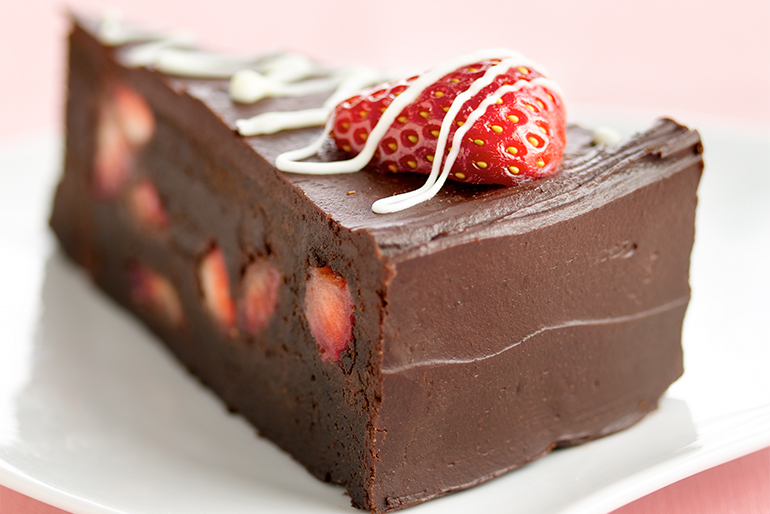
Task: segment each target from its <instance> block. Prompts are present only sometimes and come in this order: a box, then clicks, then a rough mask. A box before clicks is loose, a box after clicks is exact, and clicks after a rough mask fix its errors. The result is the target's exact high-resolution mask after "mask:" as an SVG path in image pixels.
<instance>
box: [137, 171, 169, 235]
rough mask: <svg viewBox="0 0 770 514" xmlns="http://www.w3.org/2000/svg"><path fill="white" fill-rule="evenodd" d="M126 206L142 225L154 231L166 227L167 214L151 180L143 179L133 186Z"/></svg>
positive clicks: (167, 221) (167, 222)
mask: <svg viewBox="0 0 770 514" xmlns="http://www.w3.org/2000/svg"><path fill="white" fill-rule="evenodd" d="M128 205H129V208H130V210H131V213H132V214H133V215H134V217H135V218H136V219H137V220H138V221H139V222H140V223H141V224H142V225H145V226H147V227H150V228H156V229H165V228H167V227H168V224H169V220H168V214H166V210H165V209H164V208H163V203H162V202H161V199H160V195H159V194H158V190H157V189H156V188H155V185H154V184H153V183H152V181H151V180H149V179H143V180H140V181H139V182H137V183H136V184H134V186H133V187H132V188H131V191H130V193H129V196H128Z"/></svg>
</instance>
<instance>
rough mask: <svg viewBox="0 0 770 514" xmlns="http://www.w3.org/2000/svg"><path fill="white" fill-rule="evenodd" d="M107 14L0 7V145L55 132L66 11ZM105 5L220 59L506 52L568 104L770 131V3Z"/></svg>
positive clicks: (378, 58)
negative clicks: (545, 76)
mask: <svg viewBox="0 0 770 514" xmlns="http://www.w3.org/2000/svg"><path fill="white" fill-rule="evenodd" d="M104 5H106V4H105V3H104V2H102V1H100V0H69V1H66V2H65V0H24V1H21V0H19V1H14V0H0V52H2V53H0V120H1V121H0V141H2V140H3V139H5V138H9V137H13V136H16V135H18V136H21V135H24V134H29V133H34V132H35V131H40V130H41V129H46V128H53V127H58V126H59V124H60V123H59V122H60V119H61V111H62V109H61V105H62V99H63V87H62V86H63V83H62V80H63V77H64V73H65V70H64V64H63V63H64V56H65V47H64V45H63V44H62V42H63V39H64V36H65V34H66V31H67V23H66V17H65V13H66V11H67V9H68V8H69V9H73V10H76V11H81V12H90V13H94V14H97V15H98V14H100V13H101V12H102V10H103V6H104ZM109 5H111V6H114V7H116V8H117V9H119V10H120V11H121V12H122V13H123V14H124V16H125V17H126V18H128V19H136V20H139V21H142V22H143V23H152V24H154V25H156V26H158V27H166V28H177V29H185V30H189V31H191V32H193V33H195V34H197V35H198V36H199V37H200V41H201V43H203V44H205V45H208V46H212V47H214V48H217V49H231V50H240V51H247V52H259V51H261V50H265V49H268V48H275V47H276V46H278V47H282V48H288V49H295V50H301V51H304V52H307V53H310V54H312V55H313V56H314V57H316V58H317V59H320V60H322V61H326V62H329V63H349V62H357V63H364V64H373V65H379V66H386V67H391V68H403V67H408V68H414V69H417V70H419V69H423V68H426V67H430V66H432V65H434V64H436V63H438V62H441V61H443V60H445V59H447V58H451V57H454V56H456V55H459V54H463V53H468V52H469V51H472V50H476V49H480V48H486V47H493V46H504V47H510V48H515V49H517V50H519V51H521V52H523V53H524V54H525V55H528V56H529V57H531V58H532V59H534V60H536V61H538V62H540V63H542V64H544V65H545V66H546V67H547V68H548V70H549V72H550V75H551V76H552V78H554V79H556V80H557V81H558V82H559V83H560V84H561V86H562V88H563V89H564V91H565V92H566V95H567V101H568V102H570V103H572V104H573V105H575V104H581V105H582V104H602V105H612V106H634V107H640V108H644V109H650V110H654V112H655V114H660V115H675V116H678V117H680V118H683V119H682V121H684V122H687V118H688V116H689V115H691V114H696V115H708V116H712V117H718V118H731V119H733V120H740V121H743V122H752V121H753V122H760V123H761V124H763V125H767V123H770V2H768V1H767V0H730V1H726V0H725V1H703V0H647V1H645V2H624V1H610V0H583V1H580V2H574V1H569V0H529V1H526V2H523V1H516V0H512V1H499V0H465V1H462V2H461V1H456V0H442V1H441V2H440V4H438V3H432V2H419V1H418V0H388V1H387V2H367V1H362V0H326V1H323V2H322V1H316V0H294V1H285V2H283V1H277V0H276V1H271V2H257V1H244V0H241V1H238V0H217V1H216V2H204V1H201V0H197V1H196V0H185V1H182V0H168V1H160V0H111V1H110V2H109ZM437 5H441V7H436V6H437ZM67 6H69V7H67ZM212 6H216V8H212ZM699 119H701V117H700V116H699Z"/></svg>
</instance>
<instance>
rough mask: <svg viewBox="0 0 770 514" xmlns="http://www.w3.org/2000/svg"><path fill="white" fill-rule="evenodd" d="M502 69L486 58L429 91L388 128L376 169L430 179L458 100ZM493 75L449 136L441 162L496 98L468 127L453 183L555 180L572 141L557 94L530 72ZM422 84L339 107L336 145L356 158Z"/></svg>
mask: <svg viewBox="0 0 770 514" xmlns="http://www.w3.org/2000/svg"><path fill="white" fill-rule="evenodd" d="M500 63H501V60H500V59H484V60H480V61H479V62H477V63H474V64H470V65H466V66H462V67H459V68H458V69H456V70H455V71H453V72H451V73H448V74H446V75H444V76H443V77H441V78H440V79H439V80H437V81H436V82H435V83H434V84H432V85H431V86H429V87H427V88H426V89H424V90H423V91H422V92H421V93H420V95H419V96H418V97H417V99H416V100H415V101H414V102H412V103H410V104H409V105H408V106H406V107H405V108H404V109H403V110H402V111H401V113H400V114H399V115H398V116H397V118H396V120H395V121H394V122H393V124H392V125H391V126H390V127H389V128H388V130H387V132H386V133H385V135H384V136H383V138H382V140H381V141H380V142H379V144H378V146H377V150H376V151H375V153H374V156H373V157H372V159H371V161H370V164H371V165H374V166H376V167H378V168H380V169H382V170H385V171H391V172H404V171H411V172H416V173H424V174H428V173H430V171H431V166H432V164H433V162H434V160H435V159H436V150H437V146H438V142H439V136H440V134H441V126H442V122H443V121H444V117H445V116H446V115H447V113H448V112H450V109H451V107H452V105H453V102H455V100H456V99H457V97H458V95H461V94H463V93H464V92H466V91H467V90H469V88H471V87H472V86H473V85H474V83H475V82H477V81H479V79H481V78H482V77H483V76H484V75H485V74H486V73H487V72H488V71H489V70H490V68H493V67H495V66H499V65H500ZM493 77H494V78H493V79H492V81H491V82H490V83H489V84H488V85H486V86H485V87H483V88H481V89H480V90H479V91H478V92H475V94H473V95H472V96H470V98H466V99H465V101H464V103H462V105H461V107H460V110H459V111H458V112H457V114H456V116H454V118H453V119H452V120H451V125H449V130H448V134H447V135H446V136H443V137H446V144H445V145H444V147H445V150H444V153H443V155H442V156H441V158H442V159H441V160H444V161H446V157H447V155H449V153H450V151H451V150H452V148H451V147H452V141H453V138H454V135H455V133H456V132H457V130H458V129H459V128H460V127H463V125H465V124H466V123H467V122H468V120H469V116H471V114H472V113H473V112H474V111H475V110H477V109H478V108H479V107H480V106H482V102H484V101H485V99H488V98H489V97H490V96H492V95H496V97H495V98H493V100H494V101H493V102H492V103H489V100H487V103H488V104H489V105H487V106H486V107H485V108H483V109H480V110H479V111H480V112H478V113H476V114H475V115H474V116H473V118H476V119H475V120H474V119H472V120H471V123H472V124H471V126H469V127H466V128H465V129H464V130H465V131H467V132H465V133H464V134H463V135H462V139H461V144H460V148H459V153H458V154H457V157H456V159H455V161H454V163H453V164H452V167H451V169H450V172H449V178H452V179H454V180H456V181H460V182H468V183H473V184H502V185H506V186H510V185H514V184H517V183H520V182H522V181H526V180H530V179H534V178H539V177H544V176H548V175H552V174H553V173H555V172H556V170H557V168H558V165H559V163H560V162H561V158H562V153H563V151H564V145H565V138H566V116H565V112H564V105H563V103H562V100H561V98H560V97H559V94H558V92H557V91H554V88H553V87H548V86H547V85H546V84H544V83H547V82H549V81H547V80H546V79H545V77H544V76H543V75H542V74H541V73H540V72H538V71H537V70H535V69H532V67H530V66H525V65H520V66H511V67H508V68H506V69H504V70H502V72H498V73H497V74H496V75H493ZM417 78H418V77H411V78H409V79H405V80H400V81H396V82H392V83H389V84H386V85H383V86H379V87H376V88H372V89H368V90H366V91H363V92H361V93H360V94H358V95H356V96H354V97H352V98H349V99H348V100H346V101H344V102H341V103H340V104H339V105H337V107H336V108H335V111H334V121H333V125H332V127H331V136H332V137H333V138H334V141H335V143H336V145H337V146H338V147H339V148H340V149H342V150H344V151H346V152H348V153H350V154H352V155H357V154H358V153H359V152H361V151H362V150H363V148H364V145H365V144H366V141H367V138H368V137H369V135H370V134H371V132H372V130H373V129H374V127H375V126H376V125H377V122H378V121H379V119H380V117H381V116H382V113H383V112H385V110H386V108H387V107H388V106H389V105H390V104H391V103H392V102H393V101H394V99H395V98H396V97H397V96H398V95H400V94H401V93H403V92H404V91H406V90H407V88H408V87H409V86H410V85H411V84H412V83H413V82H414V81H415V80H416V79H417ZM501 88H503V89H501ZM466 96H467V95H466ZM482 107H483V106H482Z"/></svg>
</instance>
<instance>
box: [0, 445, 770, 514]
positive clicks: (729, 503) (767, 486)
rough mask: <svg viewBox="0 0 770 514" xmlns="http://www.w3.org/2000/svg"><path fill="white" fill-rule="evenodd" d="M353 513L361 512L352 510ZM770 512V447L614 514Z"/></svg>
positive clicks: (39, 507)
mask: <svg viewBox="0 0 770 514" xmlns="http://www.w3.org/2000/svg"><path fill="white" fill-rule="evenodd" d="M0 512H1V513H2V514H68V513H67V512H65V511H63V510H61V509H57V508H55V507H51V506H49V505H46V504H44V503H41V502H39V501H36V500H33V499H31V498H29V497H27V496H24V495H22V494H19V493H17V492H14V491H12V490H10V489H7V488H5V487H2V486H0ZM350 512H359V511H355V510H354V509H350ZM404 512H408V510H407V511H404ZM768 512H770V448H766V449H764V450H761V451H758V452H755V453H752V454H750V455H747V456H745V457H743V458H740V459H736V460H734V461H732V462H728V463H726V464H722V465H721V466H717V467H716V468H712V469H709V470H707V471H704V472H702V473H698V474H697V475H694V476H692V477H690V478H686V479H684V480H682V481H680V482H677V483H675V484H672V485H670V486H668V487H666V488H664V489H661V490H660V491H657V492H655V493H652V494H650V495H647V496H645V497H643V498H640V499H639V500H637V501H635V502H633V503H630V504H628V505H626V506H625V507H622V508H620V509H618V510H616V511H614V512H613V513H612V514H671V513H676V514H728V513H729V514H767V513H768ZM73 514H77V513H73Z"/></svg>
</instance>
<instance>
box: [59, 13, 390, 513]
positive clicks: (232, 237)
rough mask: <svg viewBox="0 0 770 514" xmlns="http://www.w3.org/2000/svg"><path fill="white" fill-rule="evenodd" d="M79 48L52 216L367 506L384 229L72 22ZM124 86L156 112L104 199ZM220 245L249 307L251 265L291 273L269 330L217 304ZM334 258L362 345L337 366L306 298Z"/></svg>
mask: <svg viewBox="0 0 770 514" xmlns="http://www.w3.org/2000/svg"><path fill="white" fill-rule="evenodd" d="M71 52H72V61H73V63H75V64H74V65H73V68H72V73H71V74H72V76H73V82H71V86H70V102H69V113H70V116H71V117H73V118H75V119H79V118H80V117H82V118H83V119H84V121H83V122H82V123H80V124H78V125H77V126H76V127H74V129H72V130H70V131H69V132H68V139H67V155H68V158H67V163H68V164H67V166H66V169H65V173H64V176H63V180H62V183H61V185H60V187H59V189H58V191H57V194H56V198H55V202H54V210H53V215H52V220H51V225H52V227H53V229H54V231H55V233H56V234H57V236H58V237H59V239H60V240H62V242H63V248H64V249H65V250H66V251H67V252H68V254H69V255H70V256H71V257H73V259H75V260H76V261H77V262H79V263H81V264H83V265H85V266H86V267H87V269H88V270H89V272H90V274H91V275H92V277H93V278H94V280H95V281H96V283H97V284H98V285H99V286H100V287H101V288H103V289H104V290H105V291H106V292H107V293H108V294H109V295H110V296H111V297H112V298H113V299H115V300H116V301H118V303H120V304H121V305H123V306H124V307H126V308H127V309H128V310H130V311H132V312H133V313H134V314H136V315H137V316H138V317H139V318H140V319H141V320H142V321H143V322H144V323H146V324H147V325H148V326H149V327H150V328H151V329H152V330H153V331H154V332H155V333H156V334H158V335H159V336H160V337H161V338H162V340H163V341H164V342H165V343H166V344H167V345H168V347H169V348H170V349H171V351H172V352H173V353H174V354H175V355H176V356H177V357H178V358H179V359H180V360H181V361H182V362H183V363H184V365H185V366H186V367H187V368H188V369H190V370H191V371H192V372H193V373H194V374H195V375H196V376H197V377H198V378H199V379H200V380H201V381H202V382H204V383H205V384H206V385H207V386H208V387H210V388H211V389H213V390H214V391H215V392H216V393H217V394H218V395H219V396H220V397H221V398H222V399H223V401H224V402H225V403H226V404H227V406H228V407H229V408H230V409H231V410H233V411H238V412H240V413H241V414H243V415H244V416H245V417H246V418H247V419H248V420H249V421H251V422H252V423H253V424H254V425H255V426H256V427H257V428H258V429H259V431H260V433H262V434H263V435H265V436H266V437H268V438H269V439H271V440H272V441H274V442H276V443H277V444H278V445H279V446H281V447H282V448H284V449H285V450H287V451H288V452H289V453H291V454H292V455H293V456H295V458H296V459H297V460H299V461H300V462H301V463H302V464H304V465H305V466H307V467H308V469H309V470H310V471H311V472H312V473H313V474H314V475H316V476H317V477H319V478H320V479H322V480H326V481H331V482H335V483H339V484H345V485H347V487H348V490H349V492H350V495H351V498H352V499H353V501H354V502H355V503H356V504H357V505H359V506H362V507H363V506H366V505H368V503H369V500H368V495H369V493H368V488H369V487H370V485H369V482H370V475H371V473H370V471H369V469H370V468H371V465H370V462H371V455H370V450H369V447H370V446H371V444H370V443H369V439H370V438H371V437H373V436H372V429H371V421H370V417H371V411H370V409H371V408H376V405H375V406H373V405H372V404H373V403H374V402H375V401H376V400H375V399H376V398H377V396H378V393H377V392H376V389H377V387H378V382H377V373H378V369H377V367H375V366H373V365H372V363H373V362H374V363H376V362H377V361H378V357H377V355H378V353H377V344H378V334H379V324H380V319H379V304H380V302H381V300H380V296H379V295H380V293H381V289H382V283H383V282H384V281H385V280H386V278H387V273H388V270H387V267H386V266H384V265H383V264H382V263H380V262H379V260H378V259H377V257H376V253H377V252H376V249H375V248H374V246H373V245H372V243H371V239H370V238H369V237H368V236H366V235H365V234H355V233H353V232H351V231H348V230H345V229H340V228H338V227H335V226H333V224H332V223H330V221H329V220H328V218H327V216H326V214H325V213H323V212H322V211H321V210H320V209H318V207H317V206H315V205H314V204H312V203H310V202H307V201H305V200H304V199H303V196H302V195H301V194H299V193H298V192H297V191H296V190H295V189H294V188H292V187H287V186H286V184H285V181H284V180H283V179H282V178H281V176H280V174H278V173H277V172H275V170H274V169H273V168H272V167H271V166H269V165H267V163H265V161H264V160H262V159H261V158H260V157H259V156H258V155H257V154H255V153H254V152H253V151H252V150H251V148H250V147H249V146H248V145H246V144H244V143H243V140H242V138H240V137H238V136H236V135H235V134H233V133H232V132H231V131H230V130H229V129H228V128H227V127H226V126H224V125H223V124H222V123H221V122H219V121H218V119H217V118H216V116H214V115H213V114H212V113H211V111H210V110H208V109H206V108H205V106H204V105H202V104H201V103H200V102H199V101H198V100H197V99H195V98H193V97H191V96H188V95H186V94H183V93H182V94H179V93H178V92H177V91H174V90H173V89H171V88H169V87H168V83H167V82H166V81H165V80H164V79H162V78H161V77H159V76H157V75H156V74H153V73H151V72H148V71H147V70H145V69H136V70H132V69H125V68H123V67H121V66H119V65H118V64H117V63H116V62H115V59H114V57H113V52H112V50H111V49H109V48H105V47H103V46H102V45H100V44H98V42H97V41H96V40H95V39H94V38H93V36H92V35H91V34H89V33H88V32H87V31H85V30H83V29H82V28H75V30H74V31H73V33H72V36H71ZM83 62H86V63H94V65H93V66H88V67H86V66H83V65H81V64H80V63H83ZM114 84H122V85H127V86H129V87H131V88H132V89H134V90H136V91H138V92H139V93H140V94H141V95H142V96H143V97H144V98H146V100H147V102H148V104H149V105H150V106H151V108H152V110H153V114H154V120H155V123H154V135H153V137H152V139H151V140H150V141H148V142H147V144H146V145H145V146H144V147H142V148H141V150H140V151H138V152H137V154H136V157H135V163H134V164H133V167H132V170H133V171H132V177H131V178H130V179H128V180H126V183H125V184H124V186H123V189H121V191H120V192H118V193H116V194H115V195H114V196H112V197H110V198H106V199H105V198H100V197H99V196H98V194H95V193H94V191H93V188H94V175H95V171H94V165H93V158H92V156H93V155H94V154H95V153H96V150H95V146H96V137H95V134H94V127H97V126H98V125H99V121H98V116H99V112H98V111H99V109H100V105H99V103H100V101H103V100H102V99H103V98H104V97H105V95H109V93H108V91H109V89H110V88H111V87H113V86H114ZM176 113H184V114H183V115H179V116H177V115H176ZM191 127H200V130H196V129H192V128H191ZM172 170H173V171H172ZM255 177H257V178H255ZM145 180H149V181H150V182H151V183H152V184H153V185H154V187H155V188H156V189H157V191H158V194H159V196H160V198H161V200H162V203H163V208H164V211H165V214H166V216H167V218H168V225H167V227H165V228H159V227H153V226H148V225H147V224H146V223H144V222H143V221H142V219H141V218H140V217H137V216H136V213H135V212H134V210H133V207H132V205H133V204H132V198H133V196H132V192H133V191H134V186H136V185H137V184H140V183H143V182H144V181H145ZM73 184H76V185H73ZM73 234H75V235H76V237H74V238H73V236H72V235H73ZM297 248H302V249H305V251H297V250H296V249H297ZM212 249H218V250H219V251H220V252H221V255H222V256H223V258H224V265H225V267H226V273H227V276H228V277H229V282H230V288H231V290H230V294H231V296H232V297H233V299H234V303H236V304H240V302H242V301H243V300H244V296H245V293H246V291H245V287H246V282H245V280H244V278H245V276H246V273H247V270H248V269H249V268H250V265H251V264H252V263H253V262H255V261H260V262H261V261H265V262H268V263H270V265H271V266H274V267H275V269H276V270H277V271H278V273H279V275H280V277H281V279H280V286H279V287H278V288H277V296H278V297H277V300H276V310H275V312H274V313H273V315H272V316H271V321H270V323H269V324H268V325H267V326H265V327H264V328H263V329H262V330H260V331H259V332H258V333H256V334H253V333H250V331H249V330H248V329H247V328H245V327H244V326H243V320H242V319H238V320H236V322H234V323H233V322H227V323H223V322H222V320H219V319H217V318H216V316H212V313H211V312H210V311H209V310H208V309H207V306H206V302H205V298H204V296H205V294H204V292H203V291H202V287H203V285H202V282H201V276H200V275H201V270H202V269H203V262H204V261H205V260H206V258H207V256H208V255H209V254H210V252H211V251H212ZM83 254H85V255H88V259H83V258H82V257H80V255H83ZM326 266H328V267H330V268H332V269H334V270H335V272H336V273H338V274H340V275H341V276H343V277H344V278H345V279H346V280H347V283H348V287H349V290H350V291H351V294H352V297H353V300H354V303H355V306H356V320H355V327H354V331H355V334H354V337H355V341H356V344H355V346H354V347H353V348H352V349H351V351H349V352H346V353H345V355H343V356H342V362H341V364H340V365H336V366H335V365H330V364H329V363H326V362H324V361H323V359H322V355H321V353H320V352H319V351H318V348H317V344H316V342H315V341H314V339H313V336H312V335H311V334H310V331H309V327H308V325H307V321H306V320H305V319H304V313H303V310H302V307H301V306H302V300H301V299H302V298H304V296H305V292H306V288H307V279H308V274H309V273H310V270H311V269H314V268H321V267H326ZM137 270H139V271H138V272H137ZM148 275H149V277H151V278H150V279H147V278H146V276H148ZM137 276H138V277H139V278H137ZM153 278H157V280H156V281H155V282H157V281H161V284H164V285H165V287H166V288H167V289H168V290H170V291H172V293H170V294H168V295H165V296H163V295H161V298H165V297H168V296H170V297H171V298H174V300H173V301H172V302H171V303H176V304H178V307H177V308H176V310H178V311H180V312H182V313H183V315H180V316H178V319H174V318H173V316H172V317H171V318H170V317H169V316H168V315H167V311H169V310H170V309H169V308H168V305H167V303H168V302H165V303H163V302H164V300H160V303H161V305H158V301H156V300H154V298H156V297H155V296H152V293H151V292H150V293H147V292H146V291H144V289H147V288H149V289H150V291H152V290H154V289H157V287H155V282H153ZM148 282H149V283H150V286H146V285H145V284H146V283H148ZM148 296H149V299H148V298H147V297H148ZM171 310H173V308H172V309H171ZM372 335H373V336H372ZM370 338H373V339H370Z"/></svg>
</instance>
